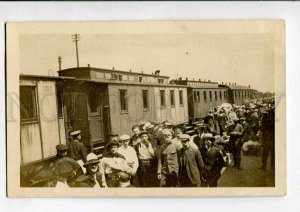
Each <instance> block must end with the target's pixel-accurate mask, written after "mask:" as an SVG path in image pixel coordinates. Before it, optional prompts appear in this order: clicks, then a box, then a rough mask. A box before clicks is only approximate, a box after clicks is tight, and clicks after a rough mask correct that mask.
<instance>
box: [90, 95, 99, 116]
mask: <svg viewBox="0 0 300 212" xmlns="http://www.w3.org/2000/svg"><path fill="white" fill-rule="evenodd" d="M89 98H90V99H89V105H90V110H91V112H92V113H95V112H97V109H98V101H99V93H98V92H97V91H95V90H93V91H90V93H89Z"/></svg>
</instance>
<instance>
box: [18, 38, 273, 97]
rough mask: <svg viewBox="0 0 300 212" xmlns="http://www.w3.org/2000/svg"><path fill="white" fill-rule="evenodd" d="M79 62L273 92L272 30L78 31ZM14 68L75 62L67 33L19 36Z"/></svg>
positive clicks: (43, 68)
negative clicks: (191, 32) (225, 83)
mask: <svg viewBox="0 0 300 212" xmlns="http://www.w3.org/2000/svg"><path fill="white" fill-rule="evenodd" d="M80 37H81V38H80V41H79V43H78V48H79V58H80V59H79V60H80V66H87V64H90V65H91V67H96V68H108V69H111V68H112V67H115V69H117V70H123V71H128V70H129V69H131V70H132V71H134V72H141V71H143V72H144V73H150V74H151V73H152V72H154V71H155V70H157V69H159V70H161V75H167V76H170V77H171V79H174V78H176V77H183V78H186V77H189V78H190V79H193V78H194V79H195V80H198V79H205V80H211V81H217V82H219V83H221V82H227V83H228V82H236V83H237V84H239V85H247V86H248V85H249V84H250V85H251V87H252V88H254V89H257V90H259V91H264V92H265V91H272V92H273V91H274V38H273V34H267V33H265V34H262V33H252V34H250V33H247V34H237V33H234V34H230V33H227V34H224V33H215V34H214V33H210V34H208V33H193V34H175V33H170V34H165V33H163V34H120V33H118V34H83V33H81V34H80ZM19 41H20V72H21V73H24V74H38V75H48V72H49V70H50V69H51V70H52V71H53V72H54V75H57V70H58V62H57V61H58V59H57V58H58V56H59V55H60V56H61V57H62V68H63V69H65V68H71V67H75V66H76V53H75V45H74V43H73V42H72V39H71V34H35V35H29V34H27V35H26V34H25V35H21V36H20V39H19Z"/></svg>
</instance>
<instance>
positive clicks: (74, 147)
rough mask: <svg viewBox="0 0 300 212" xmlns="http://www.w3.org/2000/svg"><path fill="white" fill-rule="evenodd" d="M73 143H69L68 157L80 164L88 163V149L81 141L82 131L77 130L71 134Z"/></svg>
mask: <svg viewBox="0 0 300 212" xmlns="http://www.w3.org/2000/svg"><path fill="white" fill-rule="evenodd" d="M71 136H72V141H71V142H68V156H69V157H71V158H73V159H74V160H76V161H77V162H78V163H80V164H83V162H86V155H87V152H86V148H85V146H84V144H83V143H81V142H80V140H81V131H80V130H76V131H74V132H72V133H71Z"/></svg>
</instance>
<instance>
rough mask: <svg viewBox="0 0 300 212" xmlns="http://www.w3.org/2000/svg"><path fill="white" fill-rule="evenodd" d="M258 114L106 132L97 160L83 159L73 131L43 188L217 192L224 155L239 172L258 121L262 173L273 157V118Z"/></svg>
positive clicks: (218, 113)
mask: <svg viewBox="0 0 300 212" xmlns="http://www.w3.org/2000/svg"><path fill="white" fill-rule="evenodd" d="M261 114H262V115H261V116H260V117H262V118H260V117H259V115H258V113H257V110H255V109H254V108H253V107H252V108H251V107H250V108H249V111H248V108H247V107H243V106H242V107H233V108H232V109H231V110H229V111H226V110H223V109H222V108H221V109H220V108H219V110H217V109H215V110H212V111H210V112H209V114H208V116H207V117H206V118H205V119H204V120H199V121H198V122H195V123H193V126H192V128H190V126H186V127H185V126H181V127H180V126H173V124H171V123H169V122H168V121H165V122H163V123H157V122H147V123H141V124H140V125H135V126H133V127H132V132H133V135H132V136H131V137H130V136H129V135H127V134H123V135H121V136H120V137H119V136H118V134H116V133H113V132H111V133H110V140H109V142H108V143H107V145H106V146H105V149H104V151H103V155H102V158H101V159H99V158H98V157H97V156H96V155H95V154H94V153H89V154H87V151H86V148H85V146H84V145H83V143H82V142H81V141H80V140H81V132H80V131H79V130H77V131H74V132H72V133H71V136H72V141H70V142H68V143H67V145H63V144H60V145H58V146H57V147H56V149H57V158H56V160H55V161H54V162H53V163H51V165H50V168H49V171H51V176H53V178H52V180H53V181H54V182H55V183H48V184H47V185H50V186H68V187H93V188H103V187H217V182H218V180H219V178H220V176H221V170H222V168H223V167H224V166H226V162H227V161H226V153H228V152H231V153H232V154H233V159H234V166H235V167H236V168H237V169H242V168H241V149H242V145H243V143H244V142H245V141H247V140H249V139H251V138H253V137H255V136H256V135H257V132H258V129H259V126H260V121H261V124H262V126H263V127H262V129H261V131H262V132H263V133H262V134H263V136H264V140H265V143H264V145H263V159H262V168H263V169H265V167H266V160H267V157H268V154H269V152H270V150H271V154H272V158H273V156H274V154H273V151H272V150H273V148H274V141H273V140H274V124H273V125H272V123H273V122H272V121H270V120H273V121H274V113H272V110H267V112H262V113H261ZM272 118H273V119H272ZM189 134H190V135H189ZM191 135H192V136H191ZM272 165H273V163H272ZM47 182H50V179H49V178H47Z"/></svg>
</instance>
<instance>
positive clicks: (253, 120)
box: [249, 108, 259, 137]
mask: <svg viewBox="0 0 300 212" xmlns="http://www.w3.org/2000/svg"><path fill="white" fill-rule="evenodd" d="M249 125H250V132H251V134H252V135H251V136H253V137H254V136H256V134H257V131H258V129H259V117H258V114H257V112H256V111H255V109H253V108H252V109H251V110H250V117H249Z"/></svg>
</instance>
